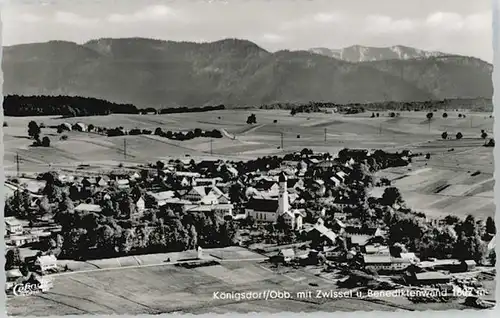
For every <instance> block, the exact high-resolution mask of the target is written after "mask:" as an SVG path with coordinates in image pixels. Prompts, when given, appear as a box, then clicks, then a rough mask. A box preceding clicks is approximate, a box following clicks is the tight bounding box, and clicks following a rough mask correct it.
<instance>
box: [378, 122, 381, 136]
mask: <svg viewBox="0 0 500 318" xmlns="http://www.w3.org/2000/svg"><path fill="white" fill-rule="evenodd" d="M378 134H379V135H382V123H380V127H379V128H378Z"/></svg>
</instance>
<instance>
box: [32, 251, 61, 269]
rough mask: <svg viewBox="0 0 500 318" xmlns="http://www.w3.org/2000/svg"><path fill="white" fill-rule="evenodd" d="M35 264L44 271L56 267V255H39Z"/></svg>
mask: <svg viewBox="0 0 500 318" xmlns="http://www.w3.org/2000/svg"><path fill="white" fill-rule="evenodd" d="M35 266H37V267H39V268H40V270H41V271H42V273H43V272H46V271H48V270H50V269H55V268H57V258H56V257H55V256H54V255H44V256H39V257H38V258H37V259H36V261H35Z"/></svg>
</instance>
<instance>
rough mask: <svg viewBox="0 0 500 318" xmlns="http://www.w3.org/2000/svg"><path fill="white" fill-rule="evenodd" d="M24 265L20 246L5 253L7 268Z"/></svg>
mask: <svg viewBox="0 0 500 318" xmlns="http://www.w3.org/2000/svg"><path fill="white" fill-rule="evenodd" d="M21 265H22V260H21V254H20V252H19V248H18V247H14V248H12V249H10V250H8V251H7V253H6V254H5V270H9V269H13V268H17V267H19V266H21Z"/></svg>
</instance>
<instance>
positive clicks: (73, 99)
mask: <svg viewBox="0 0 500 318" xmlns="http://www.w3.org/2000/svg"><path fill="white" fill-rule="evenodd" d="M3 108H4V115H5V116H13V117H20V116H57V115H60V116H63V117H80V116H98V115H109V114H148V113H155V114H176V113H194V112H207V111H215V110H223V109H225V106H224V105H217V106H202V107H192V108H191V107H171V108H163V109H160V110H157V109H155V108H151V107H149V108H137V107H136V106H135V105H132V104H119V103H114V102H109V101H106V100H102V99H98V98H92V97H81V96H64V95H59V96H46V95H34V96H22V95H7V96H5V98H4V103H3Z"/></svg>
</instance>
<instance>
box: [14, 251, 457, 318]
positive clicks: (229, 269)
mask: <svg viewBox="0 0 500 318" xmlns="http://www.w3.org/2000/svg"><path fill="white" fill-rule="evenodd" d="M293 276H305V277H304V279H300V280H299V279H297V277H293ZM309 283H314V284H317V285H315V287H314V288H312V287H311V286H310V285H309ZM331 289H333V290H338V287H336V286H335V285H334V283H333V282H329V281H327V280H325V279H321V278H318V277H316V276H314V275H311V274H308V273H305V272H302V271H300V272H298V271H297V272H295V273H294V270H291V272H289V273H287V274H278V273H275V272H273V271H272V270H269V269H267V268H266V267H264V266H261V265H260V264H258V263H256V262H245V261H241V262H229V263H226V264H224V263H223V264H220V265H213V266H205V267H198V268H195V269H186V268H183V267H177V266H173V265H163V266H155V267H143V268H124V269H120V270H114V271H111V270H104V271H96V272H87V273H73V274H70V275H64V276H57V277H55V278H54V287H53V288H52V289H51V290H50V291H48V292H46V293H44V294H39V295H33V296H29V298H30V299H29V302H30V305H29V306H26V301H27V300H26V299H25V298H24V297H12V298H9V300H8V302H7V312H8V314H9V315H13V316H27V315H33V316H41V315H44V316H45V315H56V314H57V315H66V314H158V313H169V312H184V313H208V312H216V313H230V312H241V313H248V312H283V311H294V312H300V311H307V312H310V311H318V310H325V311H349V310H391V311H392V310H397V309H409V310H425V309H427V308H428V306H427V305H429V306H432V304H418V305H414V304H411V303H410V302H408V301H404V300H403V299H401V300H399V299H380V300H371V299H356V298H316V297H315V295H316V292H315V290H322V291H329V290H331ZM267 290H270V291H287V292H289V293H290V294H291V295H292V297H291V299H268V300H266V299H265V297H264V296H262V297H261V298H258V297H257V298H256V299H250V300H247V299H239V300H238V299H217V296H215V297H214V293H217V292H219V293H231V292H264V291H267ZM307 290H311V291H312V295H313V296H312V297H310V298H307V299H298V298H297V297H296V293H297V292H302V291H307ZM446 307H447V308H443V307H442V306H441V307H440V309H451V308H454V309H459V308H461V307H462V306H461V305H459V304H456V303H450V304H446ZM448 307H449V308H448Z"/></svg>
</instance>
